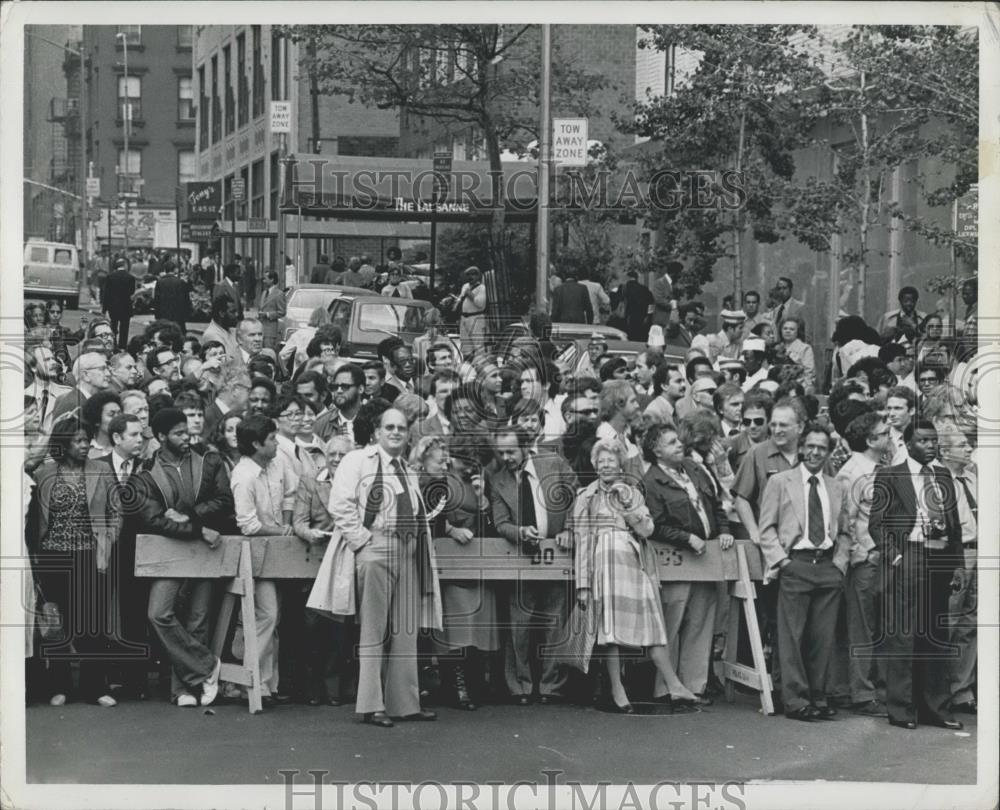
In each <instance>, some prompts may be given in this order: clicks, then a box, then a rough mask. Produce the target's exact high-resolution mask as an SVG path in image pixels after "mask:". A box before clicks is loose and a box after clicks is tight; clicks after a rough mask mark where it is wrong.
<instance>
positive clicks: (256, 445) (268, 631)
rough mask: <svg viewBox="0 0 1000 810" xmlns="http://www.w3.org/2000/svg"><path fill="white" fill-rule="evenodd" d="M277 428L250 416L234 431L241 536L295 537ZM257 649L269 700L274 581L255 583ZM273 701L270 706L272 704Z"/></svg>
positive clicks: (273, 673) (273, 676) (276, 606)
mask: <svg viewBox="0 0 1000 810" xmlns="http://www.w3.org/2000/svg"><path fill="white" fill-rule="evenodd" d="M277 432H278V427H277V425H275V423H274V421H273V420H271V419H269V418H268V417H266V416H263V415H261V414H251V415H250V416H247V417H246V418H245V419H244V420H243V421H242V422H240V424H239V425H237V427H236V442H237V446H238V447H239V450H240V453H241V454H242V458H240V460H239V461H238V462H237V463H236V466H235V467H234V468H233V473H232V476H231V480H230V483H231V486H232V490H233V505H234V507H235V509H236V525H237V526H239V529H240V532H241V533H242V534H245V535H248V536H253V535H265V536H275V535H291V534H292V509H293V508H294V506H295V488H296V482H295V480H294V479H293V477H292V473H291V471H290V470H289V469H288V467H287V466H286V465H285V464H283V463H281V462H276V461H275V458H276V456H277V454H278V442H277ZM253 593H254V600H255V604H256V611H255V618H256V621H257V650H258V655H259V656H260V680H261V692H262V694H263V696H264V697H267V698H271V696H273V695H275V694H276V693H277V691H278V634H277V628H278V614H279V611H280V600H279V598H278V589H277V586H276V583H275V581H274V580H273V579H255V580H254V588H253ZM268 702H270V701H268Z"/></svg>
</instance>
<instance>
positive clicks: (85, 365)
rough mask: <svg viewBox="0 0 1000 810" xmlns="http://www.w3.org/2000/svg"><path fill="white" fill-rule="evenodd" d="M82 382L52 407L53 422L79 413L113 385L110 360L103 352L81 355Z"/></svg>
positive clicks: (79, 368) (80, 372)
mask: <svg viewBox="0 0 1000 810" xmlns="http://www.w3.org/2000/svg"><path fill="white" fill-rule="evenodd" d="M77 370H78V371H79V376H80V380H79V382H78V383H77V386H76V388H73V389H71V390H69V391H67V392H66V393H65V394H63V395H62V396H60V397H59V399H57V400H56V402H55V405H54V406H52V422H53V423H54V422H56V420H58V419H59V418H60V417H61V416H64V415H66V414H67V413H71V412H73V411H79V410H80V409H81V408H83V403H84V402H86V401H87V400H88V399H90V398H91V397H92V396H93V395H94V394H96V393H97V392H98V391H103V390H104V389H106V388H107V387H108V386H109V385H111V369H110V368H109V367H108V359H107V357H106V356H105V355H104V354H102V353H101V352H96V351H93V352H92V351H88V352H84V353H83V354H81V355H80V359H79V361H78V368H77Z"/></svg>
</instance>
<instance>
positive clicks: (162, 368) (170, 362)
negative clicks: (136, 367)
mask: <svg viewBox="0 0 1000 810" xmlns="http://www.w3.org/2000/svg"><path fill="white" fill-rule="evenodd" d="M146 368H147V370H148V371H149V373H150V375H151V376H152V378H153V379H154V380H156V379H159V380H165V381H166V382H167V383H168V384H173V383H175V382H177V381H178V380H180V378H181V366H180V360H179V359H178V357H177V355H176V354H174V350H173V349H169V348H167V347H165V346H160V347H158V348H155V349H153V350H152V351H151V352H150V353H149V354H147V355H146Z"/></svg>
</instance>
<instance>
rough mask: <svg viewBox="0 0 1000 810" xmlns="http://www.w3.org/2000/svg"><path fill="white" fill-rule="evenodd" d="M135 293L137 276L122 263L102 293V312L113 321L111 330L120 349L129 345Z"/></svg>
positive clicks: (107, 279) (116, 266)
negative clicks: (129, 328)
mask: <svg viewBox="0 0 1000 810" xmlns="http://www.w3.org/2000/svg"><path fill="white" fill-rule="evenodd" d="M134 293H135V276H133V275H132V274H131V273H130V272H129V271H128V265H127V264H126V263H125V262H124V261H120V262H118V263H117V264H116V265H115V269H114V272H113V273H111V275H109V276H108V277H107V278H106V279H104V289H103V290H102V291H101V312H103V313H104V314H106V315H107V316H108V318H109V319H110V321H111V329H112V331H113V332H114V333H115V336H116V339H117V341H118V348H119V349H124V348H125V346H126V344H127V343H128V327H129V322H130V321H131V320H132V295H133V294H134Z"/></svg>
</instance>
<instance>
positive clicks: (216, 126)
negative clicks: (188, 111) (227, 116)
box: [212, 56, 222, 143]
mask: <svg viewBox="0 0 1000 810" xmlns="http://www.w3.org/2000/svg"><path fill="white" fill-rule="evenodd" d="M220 138H222V102H221V101H220V100H219V57H218V56H213V57H212V143H218V142H219V139H220Z"/></svg>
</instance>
